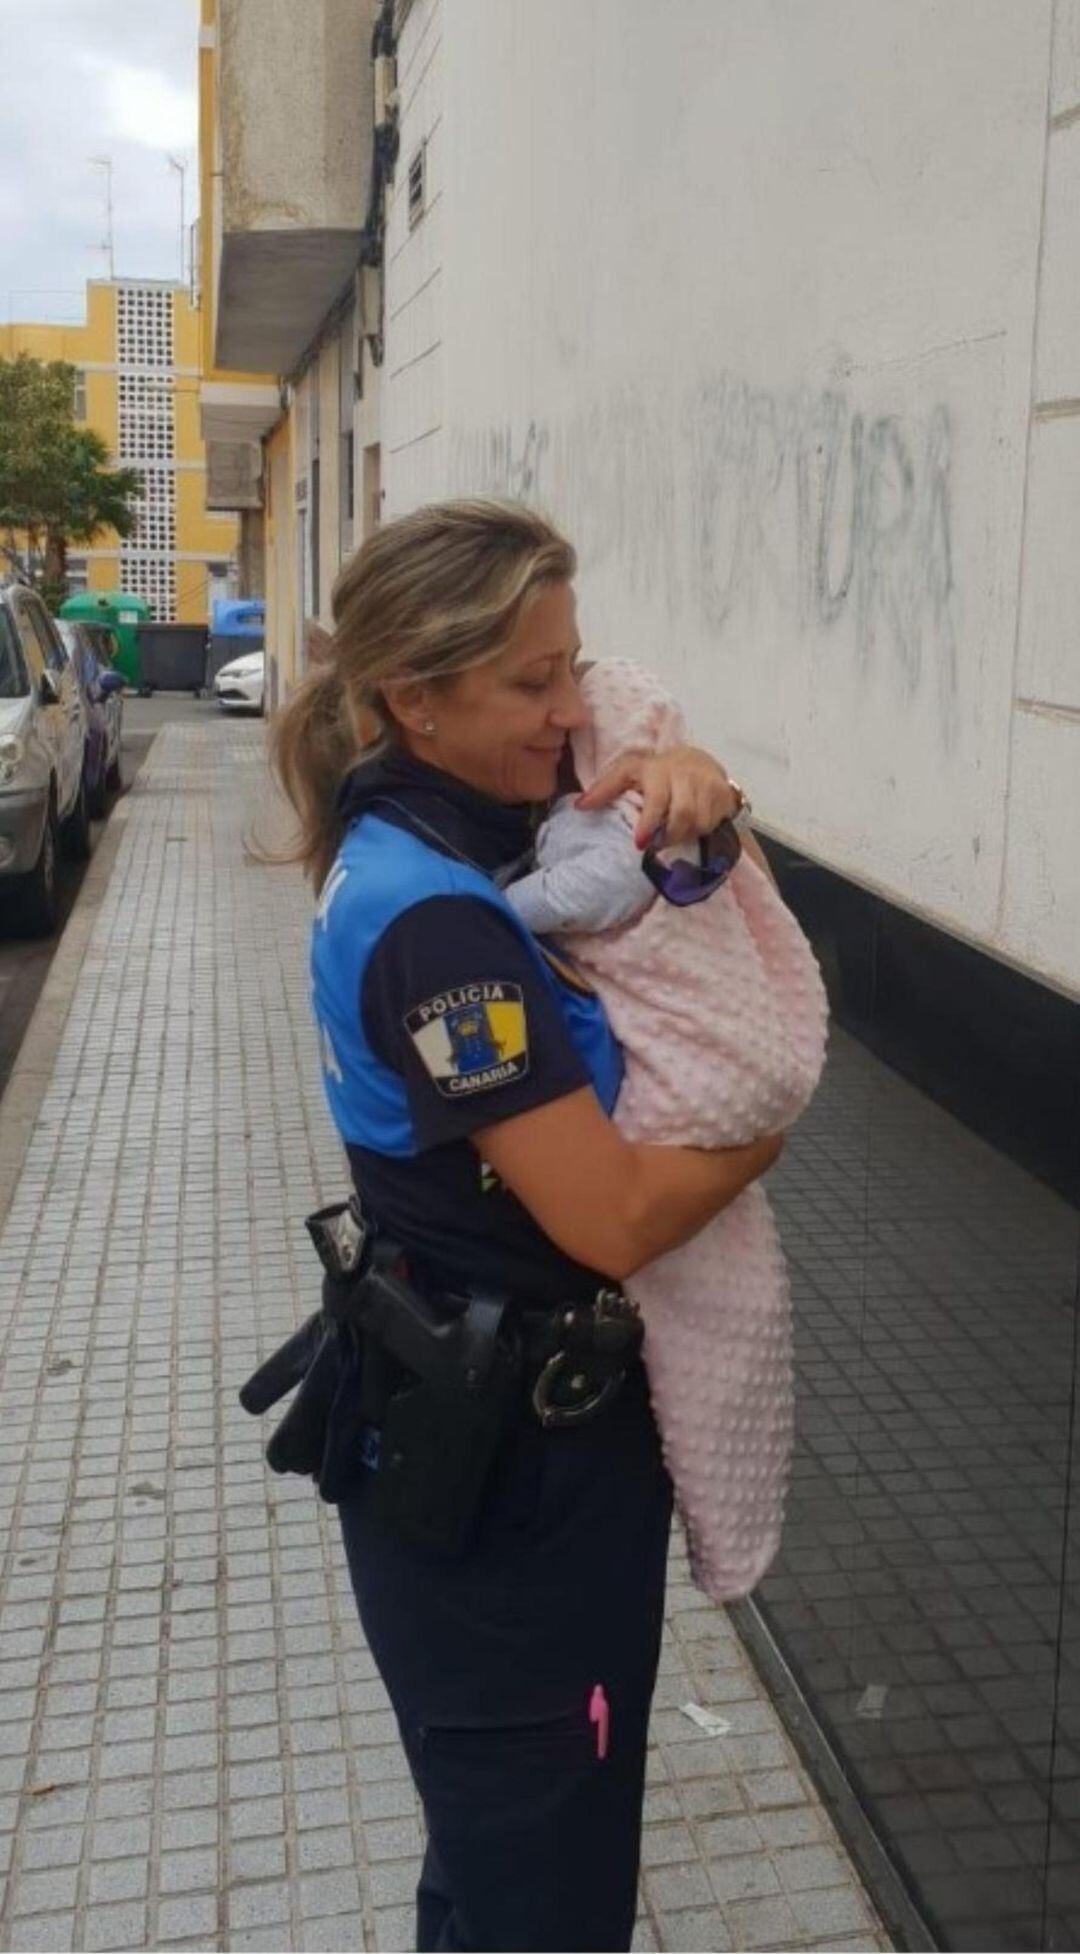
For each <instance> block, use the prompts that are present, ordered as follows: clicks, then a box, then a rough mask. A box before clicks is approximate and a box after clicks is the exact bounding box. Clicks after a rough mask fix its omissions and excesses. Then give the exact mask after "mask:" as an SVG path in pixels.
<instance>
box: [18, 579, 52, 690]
mask: <svg viewBox="0 0 1080 1954" xmlns="http://www.w3.org/2000/svg"><path fill="white" fill-rule="evenodd" d="M15 621H16V623H17V625H18V627H19V638H20V641H21V643H22V648H23V656H24V657H25V659H26V662H27V664H28V665H29V667H30V677H31V680H32V682H33V683H34V684H35V685H36V684H37V682H38V680H39V679H40V678H41V677H42V676H43V674H44V671H45V666H46V658H45V647H44V645H43V644H42V642H41V639H40V638H39V636H38V634H37V632H36V631H35V629H34V618H33V614H32V612H31V609H30V603H29V600H28V599H27V598H25V597H24V598H22V599H21V601H20V603H19V604H18V606H17V608H16V611H15Z"/></svg>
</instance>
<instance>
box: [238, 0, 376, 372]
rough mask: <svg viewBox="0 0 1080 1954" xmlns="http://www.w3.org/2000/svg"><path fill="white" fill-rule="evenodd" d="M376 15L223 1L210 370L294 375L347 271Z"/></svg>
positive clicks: (355, 226)
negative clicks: (214, 310) (214, 317)
mask: <svg viewBox="0 0 1080 1954" xmlns="http://www.w3.org/2000/svg"><path fill="white" fill-rule="evenodd" d="M377 12H378V0H305V4H304V5H303V6H302V7H298V6H297V5H296V4H295V0H220V6H219V10H218V30H217V38H218V54H217V78H218V80H217V143H216V147H217V152H218V163H219V170H218V174H217V197H216V199H215V202H216V204H217V212H216V215H217V222H216V224H215V232H216V236H217V239H218V265H217V280H216V283H217V325H216V333H215V345H214V357H215V362H216V364H217V365H218V366H219V367H225V368H227V369H231V370H233V371H236V370H245V371H247V372H262V373H283V374H284V373H289V372H291V371H292V369H293V368H294V367H295V366H296V364H297V362H298V361H299V359H300V358H301V356H302V354H303V352H304V350H305V348H306V347H307V346H308V345H309V344H310V342H311V340H312V339H313V338H314V337H315V334H316V332H317V330H318V327H319V324H320V322H321V321H322V319H323V318H324V316H325V314H326V312H327V311H328V309H329V307H330V306H331V304H332V303H333V301H334V299H335V298H336V297H337V296H338V293H339V292H340V291H341V289H342V287H343V285H344V284H345V283H346V281H347V279H348V277H349V274H350V272H351V271H352V270H353V268H354V266H355V264H356V261H357V256H358V253H359V248H360V238H361V233H362V230H363V224H364V217H365V214H366V211H367V202H368V191H369V184H370V176H371V161H372V123H373V113H374V88H373V77H372V65H371V34H372V28H373V26H374V22H375V16H376V14H377Z"/></svg>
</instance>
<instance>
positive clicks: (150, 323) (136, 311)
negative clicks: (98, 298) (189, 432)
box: [116, 285, 176, 624]
mask: <svg viewBox="0 0 1080 1954" xmlns="http://www.w3.org/2000/svg"><path fill="white" fill-rule="evenodd" d="M116 340H117V346H116V351H117V366H118V368H119V373H118V378H117V385H118V389H119V402H118V406H119V426H118V452H117V459H118V460H119V462H120V464H121V466H122V467H128V468H132V467H133V468H137V469H138V470H139V473H140V474H141V476H142V479H143V496H142V500H141V502H140V503H139V505H138V514H137V517H136V524H135V531H134V534H133V535H132V536H130V537H129V538H128V540H127V541H126V542H125V543H123V544H122V545H121V550H120V579H121V583H122V585H123V587H124V589H125V590H130V591H131V592H132V594H133V595H134V596H137V597H143V598H145V599H146V601H147V603H148V604H149V605H150V607H151V610H152V612H153V616H154V621H155V623H158V624H171V623H172V622H173V620H174V618H175V616H176V475H175V472H174V463H175V457H176V412H175V398H174V392H173V358H174V345H173V295H172V292H171V290H170V289H169V288H168V287H167V286H166V287H162V286H155V285H121V286H120V287H119V289H118V291H117V295H116Z"/></svg>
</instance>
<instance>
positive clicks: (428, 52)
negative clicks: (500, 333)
mask: <svg viewBox="0 0 1080 1954" xmlns="http://www.w3.org/2000/svg"><path fill="white" fill-rule="evenodd" d="M443 16H444V8H443V0H414V4H413V6H412V8H411V10H410V12H409V14H408V16H407V18H406V20H405V22H404V25H403V29H402V33H401V37H400V41H399V44H398V62H397V86H398V96H399V100H400V132H401V142H400V148H399V151H398V161H397V168H396V171H395V176H394V182H393V186H392V189H391V192H390V196H389V200H388V209H387V221H386V245H385V250H386V274H385V278H386V285H385V299H384V316H385V337H386V355H385V362H384V372H383V434H382V448H383V477H384V481H385V486H386V502H385V513H386V515H388V516H392V515H397V514H400V513H401V512H402V511H403V510H405V509H411V508H414V507H415V506H416V504H417V503H419V502H425V501H429V500H430V498H431V495H432V494H433V493H434V492H437V491H438V489H439V488H440V487H441V485H442V483H443V481H444V480H445V475H446V461H445V441H444V411H443V346H442V339H443V323H442V322H443V303H444V301H443V244H444V229H443V226H444V221H445V203H444V196H443V187H444V173H445V143H446V133H445V124H444V119H443V91H444V84H443V62H444V58H445V57H444V19H443ZM450 20H451V24H452V28H453V36H454V37H456V35H457V33H458V17H457V12H456V10H455V11H454V12H453V13H452V14H451V16H450ZM471 31H472V30H471V27H470V32H471ZM492 85H494V86H497V87H500V88H501V86H502V82H501V81H500V80H498V79H497V78H496V77H494V76H493V77H492ZM523 87H524V90H525V92H526V93H527V92H528V83H527V82H526V81H525V80H524V78H523ZM466 94H467V91H466ZM460 106H461V110H462V112H464V113H465V114H466V115H467V114H468V105H467V100H466V98H465V96H463V98H462V101H461V105H460ZM421 149H422V150H423V157H424V180H425V211H424V215H423V216H422V217H421V219H420V221H419V222H418V223H416V224H415V225H414V226H413V227H412V228H410V224H409V168H410V164H411V163H412V162H413V160H414V158H415V157H416V156H417V154H418V153H419V152H420V150H421ZM489 162H490V158H489ZM501 167H502V165H501V160H500V163H499V169H500V170H501ZM496 256H497V254H496ZM499 275H500V268H499V267H498V265H497V263H496V257H493V258H492V259H491V261H490V262H489V263H488V264H487V266H486V268H485V276H486V277H487V278H494V277H498V276H499ZM478 297H479V295H478Z"/></svg>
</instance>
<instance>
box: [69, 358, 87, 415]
mask: <svg viewBox="0 0 1080 1954" xmlns="http://www.w3.org/2000/svg"><path fill="white" fill-rule="evenodd" d="M71 411H72V413H73V414H74V416H75V419H76V420H77V421H85V419H86V374H85V372H84V371H83V369H82V367H81V366H77V367H76V368H75V378H74V381H73V382H72V388H71Z"/></svg>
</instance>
